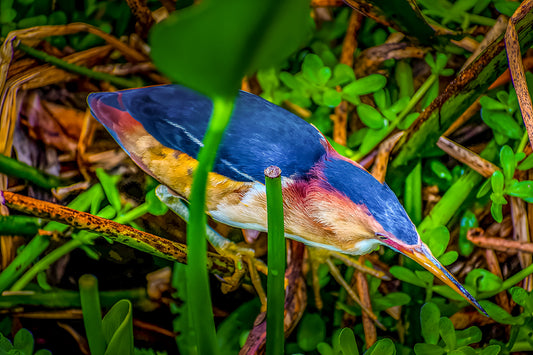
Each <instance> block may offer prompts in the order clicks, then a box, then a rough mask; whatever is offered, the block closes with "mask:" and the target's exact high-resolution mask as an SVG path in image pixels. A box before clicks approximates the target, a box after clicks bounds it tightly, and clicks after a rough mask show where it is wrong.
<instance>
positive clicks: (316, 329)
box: [296, 313, 326, 351]
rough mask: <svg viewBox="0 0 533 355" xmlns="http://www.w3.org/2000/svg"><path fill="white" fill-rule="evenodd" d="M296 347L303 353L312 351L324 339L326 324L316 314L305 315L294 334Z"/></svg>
mask: <svg viewBox="0 0 533 355" xmlns="http://www.w3.org/2000/svg"><path fill="white" fill-rule="evenodd" d="M296 338H297V341H298V346H299V347H300V348H302V350H304V351H312V350H314V349H316V347H317V345H318V344H319V343H321V342H323V341H324V339H325V338H326V323H325V322H324V320H323V319H322V317H320V316H319V315H318V314H316V313H306V314H305V315H304V317H303V319H302V321H301V322H300V326H299V327H298V333H297V334H296Z"/></svg>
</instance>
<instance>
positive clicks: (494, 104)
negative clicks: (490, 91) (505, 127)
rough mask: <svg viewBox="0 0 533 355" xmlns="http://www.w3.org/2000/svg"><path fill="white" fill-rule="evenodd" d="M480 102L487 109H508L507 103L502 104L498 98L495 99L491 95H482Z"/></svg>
mask: <svg viewBox="0 0 533 355" xmlns="http://www.w3.org/2000/svg"><path fill="white" fill-rule="evenodd" d="M479 103H480V104H481V107H483V108H484V109H485V110H493V111H497V110H502V111H503V110H505V109H507V106H506V105H504V104H502V103H501V102H500V101H498V100H494V99H493V98H491V97H489V96H482V97H481V98H480V99H479Z"/></svg>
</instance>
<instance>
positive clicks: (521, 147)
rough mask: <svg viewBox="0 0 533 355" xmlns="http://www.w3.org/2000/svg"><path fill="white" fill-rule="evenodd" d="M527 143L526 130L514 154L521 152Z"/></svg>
mask: <svg viewBox="0 0 533 355" xmlns="http://www.w3.org/2000/svg"><path fill="white" fill-rule="evenodd" d="M528 142H529V137H528V135H527V130H526V131H525V132H524V134H523V135H522V139H520V143H519V144H518V148H516V152H517V153H520V152H523V151H524V149H525V148H526V145H527V143H528Z"/></svg>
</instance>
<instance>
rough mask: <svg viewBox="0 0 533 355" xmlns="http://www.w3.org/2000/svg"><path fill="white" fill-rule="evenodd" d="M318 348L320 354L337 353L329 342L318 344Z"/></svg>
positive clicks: (331, 354) (330, 354)
mask: <svg viewBox="0 0 533 355" xmlns="http://www.w3.org/2000/svg"><path fill="white" fill-rule="evenodd" d="M316 350H317V351H318V352H319V354H320V355H335V353H333V349H332V348H331V346H329V344H327V343H320V344H318V345H317V346H316Z"/></svg>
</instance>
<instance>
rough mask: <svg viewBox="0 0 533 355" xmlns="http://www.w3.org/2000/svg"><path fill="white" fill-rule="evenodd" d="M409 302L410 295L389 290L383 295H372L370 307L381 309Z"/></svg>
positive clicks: (375, 309)
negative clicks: (389, 291)
mask: <svg viewBox="0 0 533 355" xmlns="http://www.w3.org/2000/svg"><path fill="white" fill-rule="evenodd" d="M409 302H411V296H409V295H408V294H406V293H403V292H391V293H388V294H386V295H385V296H383V297H372V309H373V310H374V311H381V310H385V309H388V308H391V307H396V306H404V305H406V304H408V303H409Z"/></svg>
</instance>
